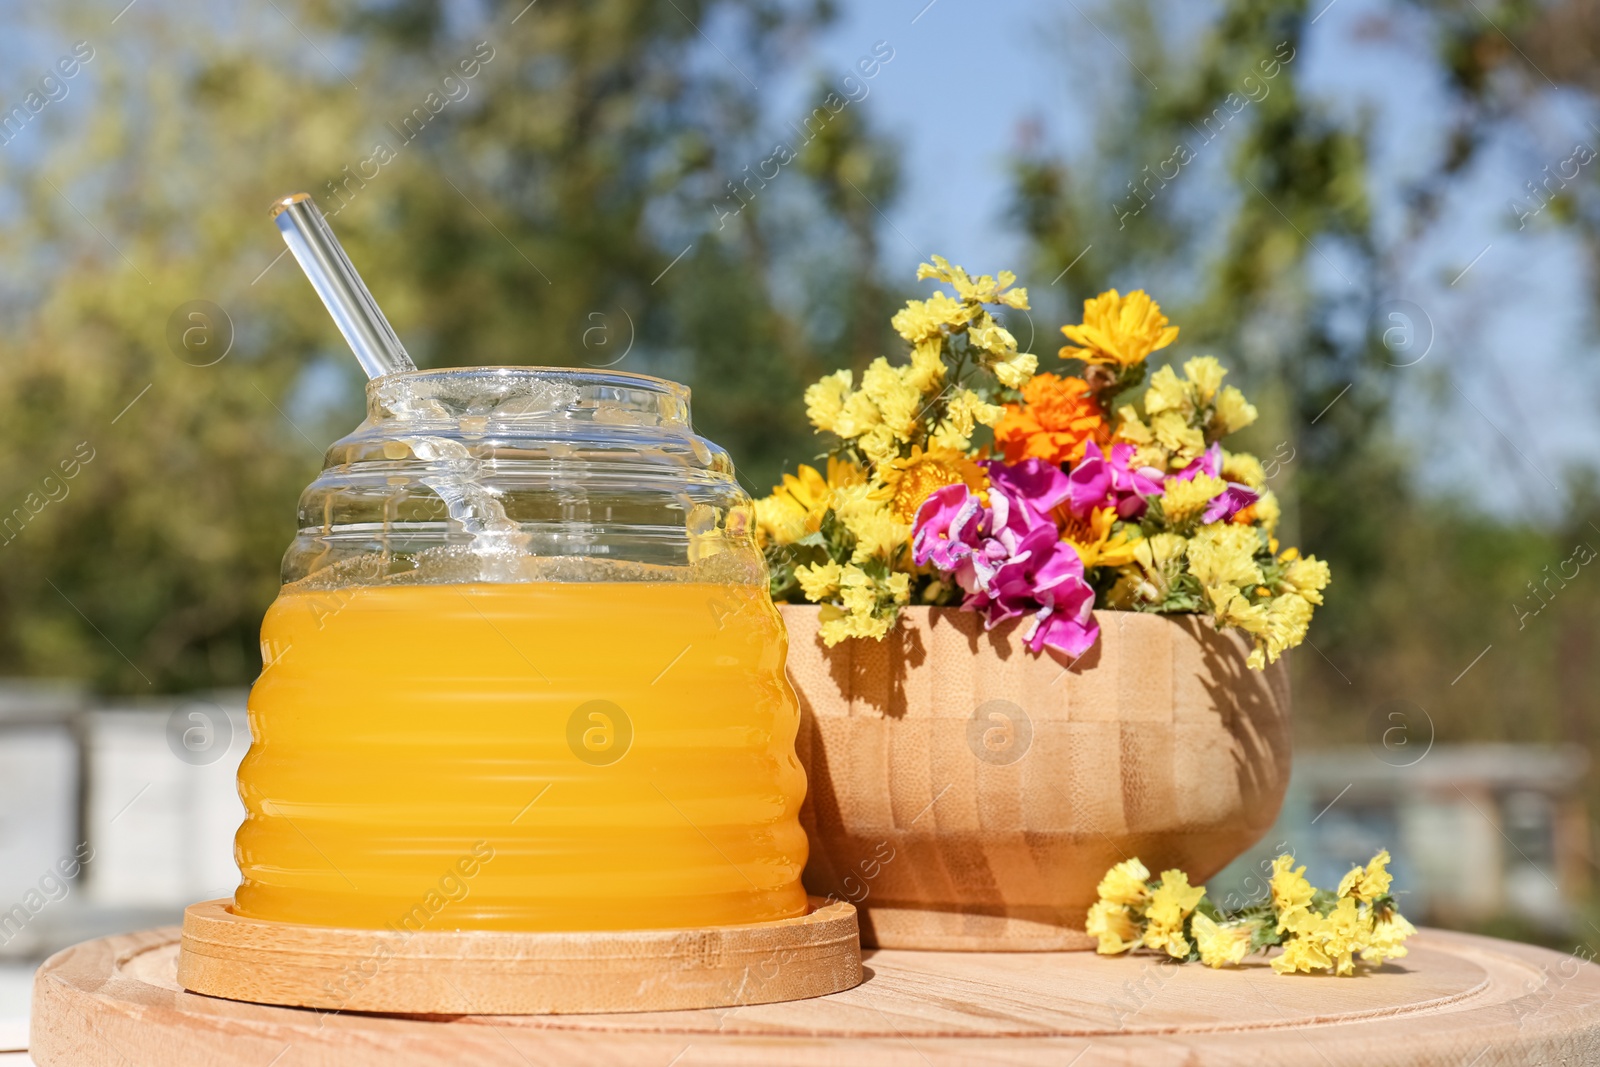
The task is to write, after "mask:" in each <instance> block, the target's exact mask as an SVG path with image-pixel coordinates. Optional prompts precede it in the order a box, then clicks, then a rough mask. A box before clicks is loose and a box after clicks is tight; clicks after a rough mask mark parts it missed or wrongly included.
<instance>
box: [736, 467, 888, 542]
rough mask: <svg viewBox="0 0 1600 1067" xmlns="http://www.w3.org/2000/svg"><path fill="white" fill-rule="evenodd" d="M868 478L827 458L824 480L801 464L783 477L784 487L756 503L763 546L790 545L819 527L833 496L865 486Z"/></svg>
mask: <svg viewBox="0 0 1600 1067" xmlns="http://www.w3.org/2000/svg"><path fill="white" fill-rule="evenodd" d="M866 480H867V475H866V472H865V471H863V470H862V469H861V468H860V467H858V466H856V465H855V464H854V463H845V462H843V461H841V460H838V459H833V458H831V457H830V458H829V460H828V474H827V477H823V475H822V474H821V473H820V472H819V471H818V470H817V469H816V468H815V467H810V466H807V465H806V464H804V463H802V464H801V465H800V467H799V469H798V470H797V471H796V472H795V473H794V474H785V475H784V476H783V483H782V484H781V485H775V486H773V487H772V495H771V496H769V497H765V498H763V499H761V500H757V501H756V502H755V507H756V530H757V533H758V535H759V536H760V538H761V540H762V543H763V544H778V545H787V544H793V543H794V542H795V541H798V540H799V539H800V538H802V537H804V536H805V535H806V534H808V533H815V532H816V531H817V530H818V529H819V528H820V527H821V526H822V517H823V515H825V514H826V513H827V511H828V509H829V508H830V507H832V506H833V501H834V494H835V493H836V492H837V491H838V490H840V489H843V488H845V487H847V486H852V485H864V484H866Z"/></svg>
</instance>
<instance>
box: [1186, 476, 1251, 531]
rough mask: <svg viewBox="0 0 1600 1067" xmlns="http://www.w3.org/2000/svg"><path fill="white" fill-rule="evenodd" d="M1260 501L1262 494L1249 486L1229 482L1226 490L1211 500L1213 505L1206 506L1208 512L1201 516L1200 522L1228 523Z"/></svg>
mask: <svg viewBox="0 0 1600 1067" xmlns="http://www.w3.org/2000/svg"><path fill="white" fill-rule="evenodd" d="M1260 499H1261V494H1260V493H1258V492H1256V491H1255V490H1254V489H1251V488H1250V487H1249V486H1248V485H1241V484H1240V483H1238V482H1229V483H1228V487H1227V488H1226V489H1224V490H1223V491H1222V492H1220V493H1218V494H1217V495H1216V496H1214V497H1212V498H1211V503H1209V504H1207V505H1206V512H1205V514H1204V515H1202V516H1200V521H1201V522H1226V521H1227V520H1229V519H1231V518H1233V517H1234V515H1236V514H1238V513H1239V512H1241V511H1243V510H1244V509H1245V508H1247V507H1249V506H1250V505H1251V504H1254V503H1255V502H1256V501H1257V500H1260Z"/></svg>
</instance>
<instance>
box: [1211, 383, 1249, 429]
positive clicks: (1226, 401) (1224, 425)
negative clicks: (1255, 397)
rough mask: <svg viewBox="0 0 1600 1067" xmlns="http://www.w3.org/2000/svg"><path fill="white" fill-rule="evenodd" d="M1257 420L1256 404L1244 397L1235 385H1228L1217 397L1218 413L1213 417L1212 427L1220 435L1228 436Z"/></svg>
mask: <svg viewBox="0 0 1600 1067" xmlns="http://www.w3.org/2000/svg"><path fill="white" fill-rule="evenodd" d="M1255 421H1256V406H1255V405H1254V404H1252V403H1250V402H1249V401H1248V400H1246V399H1245V398H1244V394H1243V393H1241V392H1239V390H1237V389H1235V388H1234V387H1233V386H1231V385H1230V386H1228V387H1227V388H1226V389H1224V390H1223V391H1222V393H1221V394H1220V395H1219V396H1218V397H1217V409H1216V415H1215V416H1214V417H1213V418H1212V421H1211V428H1212V430H1213V432H1214V433H1215V434H1216V436H1218V437H1226V436H1227V435H1228V434H1231V433H1238V432H1239V431H1240V430H1242V429H1244V428H1245V427H1246V426H1249V425H1250V424H1251V423H1252V422H1255Z"/></svg>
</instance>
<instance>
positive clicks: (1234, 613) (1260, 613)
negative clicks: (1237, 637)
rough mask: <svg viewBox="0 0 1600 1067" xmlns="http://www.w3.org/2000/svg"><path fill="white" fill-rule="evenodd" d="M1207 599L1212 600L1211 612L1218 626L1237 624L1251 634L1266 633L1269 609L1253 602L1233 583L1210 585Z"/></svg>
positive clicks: (1207, 587) (1207, 589)
mask: <svg viewBox="0 0 1600 1067" xmlns="http://www.w3.org/2000/svg"><path fill="white" fill-rule="evenodd" d="M1205 591H1206V599H1207V600H1208V601H1210V602H1211V614H1212V616H1213V617H1214V618H1215V619H1216V620H1217V625H1218V626H1237V627H1239V629H1241V630H1244V631H1245V632H1246V633H1249V634H1260V633H1265V632H1266V629H1267V609H1266V608H1265V607H1262V606H1261V605H1260V604H1252V603H1250V601H1249V600H1247V599H1246V598H1245V597H1244V596H1243V595H1241V594H1240V592H1239V590H1238V589H1237V588H1236V587H1234V586H1231V585H1208V586H1206V587H1205Z"/></svg>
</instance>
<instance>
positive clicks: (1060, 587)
mask: <svg viewBox="0 0 1600 1067" xmlns="http://www.w3.org/2000/svg"><path fill="white" fill-rule="evenodd" d="M985 466H986V467H987V468H988V472H989V491H988V492H989V504H988V506H987V507H985V506H983V504H982V502H981V501H980V500H978V498H977V496H976V495H974V494H973V493H972V491H971V490H970V489H968V488H967V486H965V485H949V486H945V487H944V488H942V489H938V490H935V491H934V492H933V493H932V494H931V495H930V496H929V497H928V499H927V500H925V501H923V503H922V506H921V507H920V508H918V509H917V516H916V520H915V523H914V525H913V532H912V538H911V549H912V558H913V559H915V560H916V562H917V564H918V565H919V566H921V565H926V564H928V563H932V564H933V565H934V566H935V567H936V568H938V569H939V570H941V571H943V572H945V573H947V574H949V575H951V576H952V577H953V578H954V579H955V581H956V583H957V584H958V585H960V586H961V588H962V590H963V591H965V592H966V594H967V596H966V599H965V600H964V601H963V602H962V605H961V606H962V607H963V608H966V609H967V610H969V611H976V612H979V613H981V614H982V615H983V617H984V627H985V629H993V628H994V627H995V626H996V625H998V624H999V623H1001V622H1004V621H1005V620H1007V619H1013V618H1017V617H1018V616H1021V615H1031V616H1032V617H1033V619H1034V623H1033V626H1032V628H1031V629H1030V630H1029V631H1028V632H1027V634H1025V635H1024V640H1025V641H1026V642H1027V644H1028V647H1029V648H1030V649H1031V650H1032V651H1034V652H1036V653H1037V652H1039V651H1040V650H1041V649H1043V647H1044V646H1045V645H1049V646H1050V647H1052V648H1057V649H1060V650H1061V651H1063V652H1066V653H1068V654H1069V655H1072V656H1080V655H1082V654H1083V653H1084V652H1085V651H1087V650H1088V649H1089V648H1090V647H1091V646H1092V645H1093V644H1094V642H1095V639H1096V638H1097V637H1098V636H1099V633H1100V631H1099V628H1098V626H1097V625H1096V624H1095V621H1094V589H1093V588H1091V587H1090V585H1089V584H1088V582H1086V581H1085V580H1084V574H1083V561H1082V560H1081V559H1079V558H1078V553H1077V551H1076V550H1075V549H1074V548H1073V547H1072V546H1071V545H1070V544H1067V543H1065V542H1063V541H1062V540H1061V531H1060V529H1059V528H1057V526H1056V524H1055V522H1054V521H1053V520H1052V519H1051V518H1050V514H1049V513H1050V511H1051V510H1052V509H1054V508H1055V507H1057V506H1058V505H1060V504H1061V503H1062V502H1063V501H1065V500H1066V499H1067V496H1068V494H1069V492H1070V486H1069V484H1068V481H1067V477H1066V476H1065V475H1064V474H1062V473H1061V470H1060V468H1058V467H1056V466H1054V465H1053V464H1049V463H1045V462H1044V461H1042V460H1038V459H1029V460H1024V461H1023V462H1022V463H1019V464H1016V465H1015V466H1012V465H1008V464H1004V463H999V462H990V463H986V464H985Z"/></svg>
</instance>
